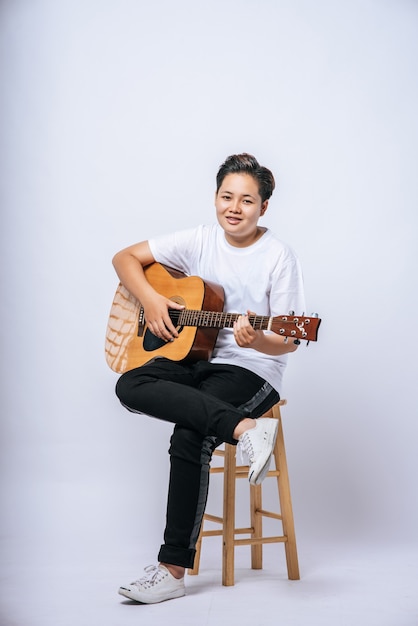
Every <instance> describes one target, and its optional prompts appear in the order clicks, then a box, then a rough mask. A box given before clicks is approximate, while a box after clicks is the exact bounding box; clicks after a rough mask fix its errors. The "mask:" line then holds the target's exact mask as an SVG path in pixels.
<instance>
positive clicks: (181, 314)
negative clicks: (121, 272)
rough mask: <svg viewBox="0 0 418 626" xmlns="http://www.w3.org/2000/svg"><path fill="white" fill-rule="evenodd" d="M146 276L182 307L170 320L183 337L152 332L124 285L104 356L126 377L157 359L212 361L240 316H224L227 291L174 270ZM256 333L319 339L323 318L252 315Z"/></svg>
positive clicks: (148, 271)
mask: <svg viewBox="0 0 418 626" xmlns="http://www.w3.org/2000/svg"><path fill="white" fill-rule="evenodd" d="M145 276H146V278H147V280H148V281H149V283H150V284H151V285H152V286H153V287H154V289H155V290H156V291H158V292H159V293H161V294H162V295H164V296H165V297H166V298H169V299H170V300H173V301H174V302H177V303H178V304H181V305H183V306H184V309H182V310H176V309H170V311H169V315H170V318H171V321H172V322H173V324H174V326H175V327H176V329H177V332H178V333H179V337H178V338H177V339H175V340H174V341H168V342H166V341H164V340H163V339H160V338H158V337H156V336H155V335H153V334H152V332H151V331H150V330H149V328H148V327H147V324H146V322H145V318H144V309H143V307H142V305H141V303H140V302H139V301H138V300H137V299H136V298H135V297H134V296H132V294H131V293H130V292H129V291H128V290H127V289H126V288H125V287H124V286H123V285H122V284H119V286H118V287H117V289H116V293H115V296H114V299H113V303H112V307H111V310H110V315H109V320H108V325H107V331H106V344H105V353H106V361H107V363H108V365H109V367H111V369H112V370H114V371H115V372H118V373H123V372H126V371H128V370H131V369H133V368H135V367H140V366H141V365H144V364H145V363H147V362H148V361H151V360H153V359H155V358H158V357H166V358H168V359H171V360H173V361H183V360H187V361H190V362H195V361H199V360H209V359H210V357H211V355H212V352H213V348H214V346H215V342H216V338H217V335H218V332H219V330H220V329H221V328H232V327H233V325H234V322H235V320H236V319H237V318H238V317H239V315H241V314H240V313H224V312H223V305H224V291H223V288H222V287H221V286H220V285H217V284H215V283H211V282H208V281H204V280H202V279H201V278H199V277H198V276H185V275H184V274H182V273H181V272H179V271H177V270H174V269H172V268H169V267H166V266H164V265H161V264H160V263H152V264H151V265H148V266H147V267H146V268H145ZM249 321H250V324H251V325H252V327H253V328H255V329H256V330H271V331H273V332H274V333H276V334H278V335H283V336H284V337H292V338H293V339H299V340H300V339H304V340H306V341H317V335H318V328H319V325H320V322H321V320H320V319H319V318H318V317H305V316H296V315H293V314H289V315H279V316H277V317H268V316H265V315H250V316H249Z"/></svg>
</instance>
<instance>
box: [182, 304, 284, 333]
mask: <svg viewBox="0 0 418 626" xmlns="http://www.w3.org/2000/svg"><path fill="white" fill-rule="evenodd" d="M239 317H240V313H224V312H217V311H193V310H191V309H184V310H183V311H179V316H178V322H177V323H178V325H179V326H199V327H206V328H232V327H233V325H234V322H236V320H237V319H238V318H239ZM248 319H249V322H250V324H251V326H252V327H253V328H254V329H255V330H269V328H270V326H271V320H272V318H271V317H269V316H266V315H249V316H248Z"/></svg>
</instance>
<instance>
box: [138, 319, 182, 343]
mask: <svg viewBox="0 0 418 626" xmlns="http://www.w3.org/2000/svg"><path fill="white" fill-rule="evenodd" d="M169 315H170V319H171V321H172V322H173V324H174V326H176V330H177V332H178V333H179V334H180V333H181V331H182V330H183V328H184V326H177V322H178V316H179V312H178V311H176V310H175V309H171V310H170V311H169ZM167 343H168V342H167V341H164V339H161V338H160V337H156V336H155V335H153V334H152V332H151V331H150V330H149V329H148V328H147V329H146V331H145V335H144V341H143V344H142V347H143V349H144V350H145V351H146V352H153V351H154V350H159V349H160V348H162V347H163V346H165V345H166V344H167Z"/></svg>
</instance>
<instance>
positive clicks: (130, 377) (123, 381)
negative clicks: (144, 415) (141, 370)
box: [115, 370, 138, 406]
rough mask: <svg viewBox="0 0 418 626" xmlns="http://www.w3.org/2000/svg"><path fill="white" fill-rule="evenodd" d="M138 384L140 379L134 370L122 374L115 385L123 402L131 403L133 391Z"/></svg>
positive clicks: (116, 391) (117, 393) (125, 403)
mask: <svg viewBox="0 0 418 626" xmlns="http://www.w3.org/2000/svg"><path fill="white" fill-rule="evenodd" d="M137 384H138V380H137V376H135V375H134V370H130V371H129V372H125V373H124V374H122V376H121V377H120V378H119V380H118V381H117V383H116V387H115V393H116V395H117V397H118V398H119V400H120V401H121V402H122V404H124V405H127V406H129V405H130V400H131V396H132V391H133V389H134V387H135V386H137Z"/></svg>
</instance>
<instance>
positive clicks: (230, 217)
mask: <svg viewBox="0 0 418 626" xmlns="http://www.w3.org/2000/svg"><path fill="white" fill-rule="evenodd" d="M267 206H268V200H265V201H264V202H262V200H261V196H260V193H259V187H258V183H257V181H256V180H255V178H253V177H252V176H251V175H250V174H228V175H227V176H225V178H224V180H223V182H222V185H221V186H220V188H219V190H218V191H217V193H216V195H215V207H216V216H217V218H218V222H219V224H220V225H221V226H222V228H223V229H224V231H225V238H226V240H227V241H228V243H230V244H231V245H232V246H236V247H238V248H244V247H246V246H250V245H251V244H252V243H254V242H255V241H257V239H258V238H259V237H261V235H262V234H263V232H264V229H262V228H260V227H259V226H258V220H259V219H260V217H261V216H262V215H264V213H265V212H266V210H267Z"/></svg>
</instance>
